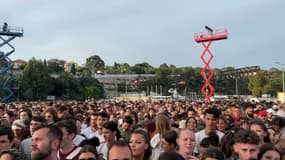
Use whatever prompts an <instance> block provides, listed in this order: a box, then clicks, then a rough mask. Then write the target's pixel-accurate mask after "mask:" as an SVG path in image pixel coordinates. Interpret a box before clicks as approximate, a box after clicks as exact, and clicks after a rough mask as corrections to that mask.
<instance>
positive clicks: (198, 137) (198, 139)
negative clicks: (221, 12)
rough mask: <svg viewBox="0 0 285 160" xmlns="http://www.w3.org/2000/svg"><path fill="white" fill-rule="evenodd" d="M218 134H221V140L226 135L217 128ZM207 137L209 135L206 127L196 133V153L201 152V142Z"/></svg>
mask: <svg viewBox="0 0 285 160" xmlns="http://www.w3.org/2000/svg"><path fill="white" fill-rule="evenodd" d="M216 134H217V135H218V136H219V141H220V142H221V139H222V138H223V136H224V133H222V132H220V131H218V130H216ZM205 137H208V136H207V135H206V133H205V129H203V130H201V131H199V132H197V133H195V140H196V145H195V148H194V153H196V154H199V153H200V152H199V148H200V142H201V141H202V140H203V139H204V138H205Z"/></svg>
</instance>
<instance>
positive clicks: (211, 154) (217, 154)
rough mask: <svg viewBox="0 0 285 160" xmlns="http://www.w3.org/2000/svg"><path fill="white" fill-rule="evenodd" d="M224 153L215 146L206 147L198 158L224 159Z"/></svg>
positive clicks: (207, 159) (204, 159)
mask: <svg viewBox="0 0 285 160" xmlns="http://www.w3.org/2000/svg"><path fill="white" fill-rule="evenodd" d="M224 159H225V157H224V154H223V152H222V151H220V150H219V149H217V148H208V149H207V150H206V151H205V152H204V153H203V154H202V156H201V157H200V160H224Z"/></svg>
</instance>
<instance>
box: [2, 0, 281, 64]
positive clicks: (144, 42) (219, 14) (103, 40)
mask: <svg viewBox="0 0 285 160" xmlns="http://www.w3.org/2000/svg"><path fill="white" fill-rule="evenodd" d="M0 15H1V17H0V24H1V23H4V22H7V23H8V24H9V25H11V26H21V27H23V28H24V37H23V38H17V39H16V40H14V41H12V44H13V45H14V46H15V48H16V52H15V53H13V54H12V55H11V58H12V59H18V58H20V59H25V60H29V59H31V58H32V57H35V58H36V59H51V58H57V59H63V60H66V61H74V62H77V63H79V64H83V63H85V60H86V58H87V57H89V56H91V55H94V54H96V55H99V56H100V57H101V58H102V59H103V60H104V61H105V63H106V65H113V64H114V62H118V63H125V62H126V63H129V64H130V65H134V64H137V63H142V62H148V63H149V64H150V65H152V66H154V67H158V66H159V65H160V64H162V63H167V64H174V65H176V66H177V67H182V66H193V67H202V66H203V63H202V61H201V60H200V54H201V52H202V51H203V48H202V46H201V44H199V43H196V42H195V41H194V40H193V38H194V33H195V32H201V31H205V29H204V26H205V25H208V26H210V27H212V28H214V29H220V28H226V29H227V30H228V32H229V38H228V39H227V40H222V41H215V42H214V43H213V45H212V47H211V48H210V49H211V51H212V52H213V53H214V56H215V57H214V59H213V61H212V63H211V66H212V67H216V68H223V67H229V66H232V67H235V68H240V67H247V66H254V65H259V66H261V68H262V69H269V68H271V67H279V66H278V65H277V64H276V62H277V61H278V62H280V63H284V64H285V53H284V52H285V45H284V42H285V31H284V29H285V19H284V15H285V1H284V0H238V1H231V0H175V1H174V0H140V1H138V0H80V1H79V0H73V1H72V0H1V1H0ZM0 50H1V48H0Z"/></svg>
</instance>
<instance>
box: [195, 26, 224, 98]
mask: <svg viewBox="0 0 285 160" xmlns="http://www.w3.org/2000/svg"><path fill="white" fill-rule="evenodd" d="M205 29H206V30H207V32H201V33H195V34H194V40H195V41H196V42H198V43H201V44H202V46H203V47H204V51H203V52H202V54H201V57H200V58H201V60H202V61H203V63H204V64H205V66H204V67H203V69H202V71H201V73H200V74H201V76H202V78H203V79H204V85H203V86H202V88H201V92H202V93H203V95H204V96H205V99H206V101H207V102H210V98H211V97H212V96H213V95H214V92H215V88H214V86H213V85H212V84H211V83H210V81H211V79H212V78H213V76H214V70H213V69H212V68H211V67H210V63H211V61H212V60H213V58H214V55H213V53H212V52H211V51H210V49H209V48H210V46H211V44H212V41H217V40H223V39H227V38H228V32H227V30H226V29H220V30H213V29H212V28H210V27H208V26H205ZM207 53H208V56H209V59H205V55H206V54H207Z"/></svg>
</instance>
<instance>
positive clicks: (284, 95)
mask: <svg viewBox="0 0 285 160" xmlns="http://www.w3.org/2000/svg"><path fill="white" fill-rule="evenodd" d="M283 67H284V65H282V95H283V96H282V102H283V103H284V97H285V94H284V68H283Z"/></svg>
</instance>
